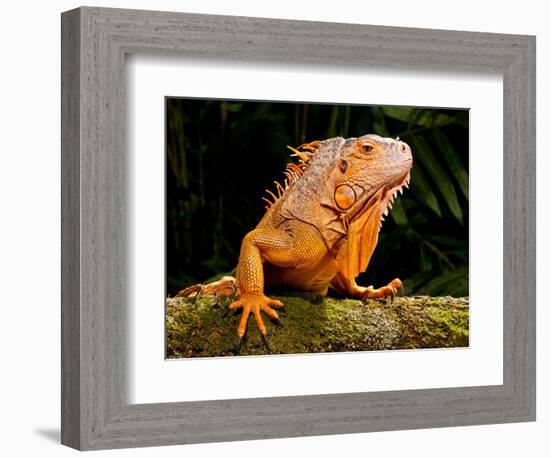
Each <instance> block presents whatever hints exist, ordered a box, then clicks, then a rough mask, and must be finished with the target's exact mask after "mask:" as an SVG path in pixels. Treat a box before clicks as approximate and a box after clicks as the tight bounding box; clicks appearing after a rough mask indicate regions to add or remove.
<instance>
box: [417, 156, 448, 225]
mask: <svg viewBox="0 0 550 458" xmlns="http://www.w3.org/2000/svg"><path fill="white" fill-rule="evenodd" d="M411 192H413V193H414V194H415V196H416V197H417V199H418V200H419V201H420V202H421V203H423V204H425V205H426V206H427V207H428V208H430V209H431V210H433V212H434V213H435V214H436V215H437V216H439V217H440V218H441V208H439V203H438V202H437V197H436V196H435V194H434V193H433V191H432V188H431V186H430V184H429V183H428V180H427V179H426V176H425V175H424V172H423V170H422V168H421V167H420V165H419V164H415V165H414V166H413V168H412V170H411Z"/></svg>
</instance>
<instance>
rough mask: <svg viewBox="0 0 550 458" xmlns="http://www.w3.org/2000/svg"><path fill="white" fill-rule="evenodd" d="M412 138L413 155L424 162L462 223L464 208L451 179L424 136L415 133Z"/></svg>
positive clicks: (450, 207) (453, 212)
mask: <svg viewBox="0 0 550 458" xmlns="http://www.w3.org/2000/svg"><path fill="white" fill-rule="evenodd" d="M412 140H413V145H414V146H413V148H414V150H413V155H414V156H415V158H418V159H419V160H420V162H422V165H423V166H424V167H425V168H426V170H427V171H428V173H429V174H430V177H431V179H432V180H433V182H434V183H435V185H436V186H437V188H438V189H439V191H440V192H441V194H442V195H443V197H444V198H445V202H446V203H447V206H448V207H449V210H451V213H452V214H453V215H454V216H455V218H456V219H457V220H458V221H459V222H460V224H462V223H463V215H462V209H461V207H460V203H459V202H458V198H457V196H456V192H455V189H454V187H453V184H452V182H451V180H450V179H449V177H448V176H447V174H446V173H445V170H444V169H443V168H442V167H441V165H440V164H439V162H438V161H437V159H436V158H435V156H434V154H433V153H432V151H431V149H430V147H429V146H428V144H427V143H426V140H425V139H424V137H422V136H420V135H414V136H413V137H412Z"/></svg>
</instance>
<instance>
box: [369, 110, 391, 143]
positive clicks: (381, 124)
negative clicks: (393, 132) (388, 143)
mask: <svg viewBox="0 0 550 458" xmlns="http://www.w3.org/2000/svg"><path fill="white" fill-rule="evenodd" d="M372 115H373V116H374V123H373V127H374V131H375V133H376V134H378V135H380V136H382V137H387V136H388V129H387V128H386V120H385V119H384V110H383V109H382V108H380V107H372Z"/></svg>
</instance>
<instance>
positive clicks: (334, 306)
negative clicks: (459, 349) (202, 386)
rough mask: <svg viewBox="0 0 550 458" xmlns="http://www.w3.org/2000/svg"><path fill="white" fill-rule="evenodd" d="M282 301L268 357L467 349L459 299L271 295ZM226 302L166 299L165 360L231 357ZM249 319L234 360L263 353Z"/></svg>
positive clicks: (231, 318)
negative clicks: (382, 299)
mask: <svg viewBox="0 0 550 458" xmlns="http://www.w3.org/2000/svg"><path fill="white" fill-rule="evenodd" d="M273 297H274V298H277V299H280V300H282V301H283V302H284V304H285V307H284V308H283V309H282V310H281V311H280V313H279V314H280V316H281V319H282V321H283V326H278V325H276V324H274V323H271V322H270V321H269V319H268V318H267V317H266V316H264V322H265V323H266V326H267V328H268V336H269V342H270V346H271V349H272V351H271V353H272V354H273V353H312V352H314V353H319V352H337V351H368V350H386V349H406V348H436V347H456V346H467V345H468V319H469V308H468V300H467V298H462V299H456V298H450V297H435V298H432V297H427V296H416V297H400V298H397V299H396V300H395V302H394V303H393V304H387V303H386V302H377V301H370V302H369V303H368V304H363V303H361V302H360V301H357V300H350V299H335V298H330V297H326V298H319V297H302V296H273ZM229 303H230V300H229V299H219V300H216V299H215V298H209V297H204V298H200V299H199V300H198V301H196V302H193V301H192V300H190V299H182V298H168V299H167V300H166V334H167V357H168V358H181V357H194V356H224V355H232V354H234V348H235V343H236V328H237V325H238V321H239V318H240V313H237V314H234V313H232V312H230V313H228V314H227V313H226V311H227V306H228V305H229ZM267 353H268V352H267V350H266V349H265V347H264V345H263V342H262V340H261V338H260V334H259V332H258V329H257V326H256V322H255V321H254V319H253V318H251V319H250V320H249V323H248V332H247V338H246V343H245V345H244V347H243V348H242V349H241V352H240V354H241V355H260V354H262V355H263V354H267Z"/></svg>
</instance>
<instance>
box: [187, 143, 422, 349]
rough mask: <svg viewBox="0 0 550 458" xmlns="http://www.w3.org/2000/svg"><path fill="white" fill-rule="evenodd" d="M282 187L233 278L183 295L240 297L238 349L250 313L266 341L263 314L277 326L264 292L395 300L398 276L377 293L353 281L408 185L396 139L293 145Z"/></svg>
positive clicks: (407, 162) (408, 158) (405, 156)
mask: <svg viewBox="0 0 550 458" xmlns="http://www.w3.org/2000/svg"><path fill="white" fill-rule="evenodd" d="M290 149H291V150H292V151H293V152H294V154H293V156H296V157H297V158H298V161H297V163H292V164H289V165H288V166H287V169H286V172H285V175H286V179H285V180H284V184H283V185H281V184H279V183H278V182H276V183H275V184H276V193H272V192H270V191H267V192H268V194H269V196H270V198H264V200H265V201H266V203H267V205H266V210H267V211H266V213H265V215H264V217H263V218H262V219H261V220H260V222H259V223H258V225H257V226H256V227H255V228H254V229H253V230H251V231H250V232H249V233H248V234H246V236H245V237H244V239H243V241H242V245H241V252H240V255H239V263H238V266H237V274H236V278H233V277H224V278H222V279H221V280H219V281H217V282H214V283H211V284H209V285H205V286H203V285H195V286H193V287H190V288H186V289H184V290H182V291H180V292H179V293H178V296H187V295H189V294H191V293H192V292H201V293H202V294H216V295H234V294H237V297H236V300H234V301H233V302H232V303H231V305H230V306H229V308H230V309H231V310H239V309H242V316H241V319H240V322H239V326H238V328H237V334H238V337H239V346H240V343H241V342H242V339H243V337H244V335H245V332H246V327H247V322H248V318H249V315H250V313H252V314H253V315H254V318H255V320H256V323H257V325H258V329H259V330H260V333H261V334H262V336H263V337H264V342H266V345H267V340H266V338H265V337H266V327H265V324H264V322H263V320H262V316H261V312H264V313H265V314H266V315H268V316H269V317H271V318H272V319H274V320H276V321H279V316H278V314H277V312H276V311H275V310H274V309H278V308H281V307H282V306H283V304H282V303H281V302H280V301H278V300H275V299H270V298H269V297H267V296H266V295H265V294H264V288H265V287H266V286H267V287H283V288H286V289H293V290H303V291H308V292H313V293H318V294H321V295H325V294H326V293H327V291H328V289H329V288H332V289H333V290H335V291H336V292H338V293H340V294H342V295H344V296H347V297H352V298H358V299H361V300H365V299H369V298H384V297H391V298H393V297H394V296H395V294H396V292H397V289H398V288H399V287H401V286H402V284H401V281H400V280H399V279H397V278H396V279H395V280H393V281H392V282H390V283H389V284H388V285H387V286H384V287H382V288H379V289H374V288H373V287H372V286H369V287H364V286H359V285H357V284H356V283H355V278H356V277H357V276H358V275H359V273H361V272H364V271H365V270H366V269H367V267H368V264H369V261H370V258H371V256H372V253H373V251H374V249H375V247H376V244H377V242H378V234H379V231H380V226H381V224H382V221H383V220H384V216H386V215H387V214H388V211H389V209H391V205H392V202H393V200H394V198H395V196H396V194H397V192H398V191H401V192H402V188H403V187H404V186H405V187H408V184H409V179H410V170H411V167H412V163H413V159H412V155H411V149H410V148H409V146H408V145H407V144H406V143H404V142H402V141H400V140H399V139H395V140H394V139H391V138H382V137H379V136H378V135H372V134H369V135H364V136H362V137H359V138H348V139H344V138H341V137H337V138H331V139H328V140H324V141H316V142H313V143H308V144H305V145H302V146H300V147H298V148H297V149H294V148H290Z"/></svg>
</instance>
